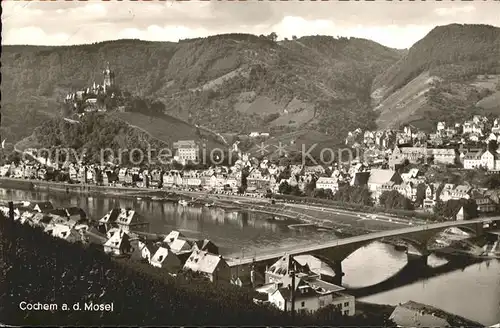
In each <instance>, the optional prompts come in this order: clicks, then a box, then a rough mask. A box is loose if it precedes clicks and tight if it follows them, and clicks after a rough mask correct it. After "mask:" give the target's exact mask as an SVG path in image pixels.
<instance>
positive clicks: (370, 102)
mask: <svg viewBox="0 0 500 328" xmlns="http://www.w3.org/2000/svg"><path fill="white" fill-rule="evenodd" d="M276 37H277V36H276V35H275V34H271V35H269V36H254V35H248V34H226V35H216V36H211V37H207V38H199V39H190V40H183V41H180V42H178V43H172V42H145V41H139V40H119V41H111V42H102V43H97V44H90V45H81V46H66V47H34V46H5V47H4V48H3V54H2V74H3V80H2V81H3V83H2V96H3V97H2V110H3V113H4V117H5V122H6V123H5V124H2V125H3V126H2V133H3V135H5V136H8V138H10V139H11V140H14V141H15V140H20V139H21V138H23V137H25V136H26V135H29V134H30V133H31V129H33V126H34V124H35V122H36V121H37V120H38V119H41V118H42V117H47V116H49V115H54V114H58V113H60V112H61V101H62V99H63V98H64V96H65V95H66V93H67V92H69V91H71V90H76V89H78V88H82V87H86V86H89V85H91V84H92V82H94V81H96V83H102V78H103V75H102V70H103V69H104V67H105V65H106V63H107V62H109V63H110V66H111V69H112V70H114V72H115V76H116V83H117V86H118V88H120V90H123V91H126V92H127V93H128V94H130V95H131V96H132V98H131V101H130V104H131V106H127V108H129V107H134V108H135V111H136V112H141V114H144V115H146V116H151V115H153V114H151V113H149V112H150V111H151V110H153V109H154V111H157V110H160V111H162V112H164V113H165V114H168V115H171V116H173V117H176V118H178V119H181V120H183V121H185V122H187V123H188V124H191V126H192V127H193V128H194V126H195V125H201V126H204V127H206V128H209V129H211V130H213V131H216V132H231V133H248V132H250V131H261V132H264V131H266V132H274V134H275V135H276V134H281V133H287V132H290V131H295V130H304V129H305V130H315V131H317V132H319V133H324V134H325V135H326V136H328V137H329V138H332V139H336V140H343V139H344V137H345V135H346V134H347V132H348V131H351V130H354V129H355V128H358V127H359V128H361V129H368V128H376V125H377V124H378V125H379V127H397V126H398V125H400V124H402V123H407V122H411V123H414V125H417V126H419V127H422V128H424V129H430V128H431V127H433V126H434V125H435V121H436V120H447V121H451V120H459V119H462V118H463V117H469V116H470V115H472V113H475V112H480V111H495V110H498V111H500V107H499V106H497V105H496V99H498V91H499V90H498V89H499V88H500V87H499V86H498V81H499V76H500V68H499V63H498V58H500V54H499V46H498V44H499V42H500V40H499V28H497V27H492V26H486V25H458V24H452V25H447V26H440V27H436V28H435V29H433V30H432V31H431V32H430V33H429V34H428V35H427V36H426V37H425V38H423V39H422V40H420V41H419V42H417V43H416V44H415V45H414V46H413V47H412V48H411V49H409V51H400V50H395V49H390V48H387V47H384V46H381V45H380V44H377V43H375V42H372V41H368V40H364V39H356V38H350V39H348V38H333V37H330V36H307V37H302V38H293V39H292V40H284V41H279V42H277V41H276ZM144 104H146V105H147V104H149V105H148V106H149V107H148V106H146V105H144ZM142 107H144V108H145V109H144V110H142V109H141V108H142ZM146 107H148V108H146ZM153 107H154V108H153ZM374 108H375V110H373V109H374ZM27 112H29V113H30V114H29V115H27ZM26 118H28V119H26ZM25 120H26V123H25V126H26V128H24V129H18V128H17V127H18V126H20V122H24V121H25ZM155 129H156V130H157V128H155ZM166 137H167V139H172V138H175V136H170V137H168V136H166Z"/></svg>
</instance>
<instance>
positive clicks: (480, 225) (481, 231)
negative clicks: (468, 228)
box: [475, 221, 497, 237]
mask: <svg viewBox="0 0 500 328" xmlns="http://www.w3.org/2000/svg"><path fill="white" fill-rule="evenodd" d="M496 223H497V222H496V221H495V222H493V224H496ZM475 228H476V229H475V230H476V236H477V237H479V236H482V235H484V226H483V223H482V222H480V223H476V227H475Z"/></svg>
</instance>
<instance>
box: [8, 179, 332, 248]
mask: <svg viewBox="0 0 500 328" xmlns="http://www.w3.org/2000/svg"><path fill="white" fill-rule="evenodd" d="M0 198H3V199H9V200H10V199H12V200H26V199H32V200H47V201H51V202H53V203H54V204H55V205H57V206H70V205H71V206H79V207H82V208H83V209H85V210H86V211H87V214H88V215H89V217H90V218H92V219H100V218H101V217H103V216H104V215H105V214H106V213H107V212H108V211H109V210H110V209H112V208H116V207H122V208H123V207H130V208H133V209H135V210H136V211H137V212H138V213H140V214H141V215H143V216H144V217H145V218H146V219H147V221H148V222H149V223H150V227H149V230H150V232H153V233H159V234H167V233H169V232H170V231H172V230H174V229H175V230H179V231H182V232H183V233H184V234H185V235H186V236H187V237H190V238H207V239H211V240H213V241H214V242H215V243H216V244H217V245H218V246H219V248H220V251H221V253H222V254H224V255H228V256H231V255H235V254H240V253H245V252H246V253H247V254H249V253H255V254H256V253H257V251H258V250H259V249H273V248H281V247H289V246H293V245H296V244H297V243H299V244H300V243H303V244H310V243H311V240H313V241H315V242H321V241H326V240H331V239H334V238H336V237H335V235H333V234H332V233H331V232H328V231H322V232H320V231H318V230H317V229H310V228H307V229H305V228H304V229H302V228H300V229H289V228H288V225H289V224H291V223H296V222H290V221H278V220H273V217H272V216H270V215H266V214H259V213H248V212H238V211H233V210H224V209H220V208H216V207H209V208H208V207H204V206H186V207H185V206H180V205H177V204H174V203H171V202H157V201H151V200H147V199H141V200H137V199H133V198H127V199H122V198H108V197H103V196H87V195H84V196H82V195H75V194H64V193H54V194H48V193H47V192H37V191H24V190H10V189H8V190H7V189H2V188H0Z"/></svg>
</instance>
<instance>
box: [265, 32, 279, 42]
mask: <svg viewBox="0 0 500 328" xmlns="http://www.w3.org/2000/svg"><path fill="white" fill-rule="evenodd" d="M267 38H268V39H269V40H271V41H273V42H276V40H278V35H277V34H276V32H272V33H271V34H269V35H268V36H267Z"/></svg>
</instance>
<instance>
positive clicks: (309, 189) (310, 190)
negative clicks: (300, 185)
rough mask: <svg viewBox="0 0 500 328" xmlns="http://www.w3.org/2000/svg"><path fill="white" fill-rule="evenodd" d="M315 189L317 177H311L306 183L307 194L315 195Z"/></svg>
mask: <svg viewBox="0 0 500 328" xmlns="http://www.w3.org/2000/svg"><path fill="white" fill-rule="evenodd" d="M315 189H316V179H315V178H311V181H309V182H308V183H307V184H306V187H305V190H304V192H305V193H306V195H307V196H313V195H314V190H315Z"/></svg>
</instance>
